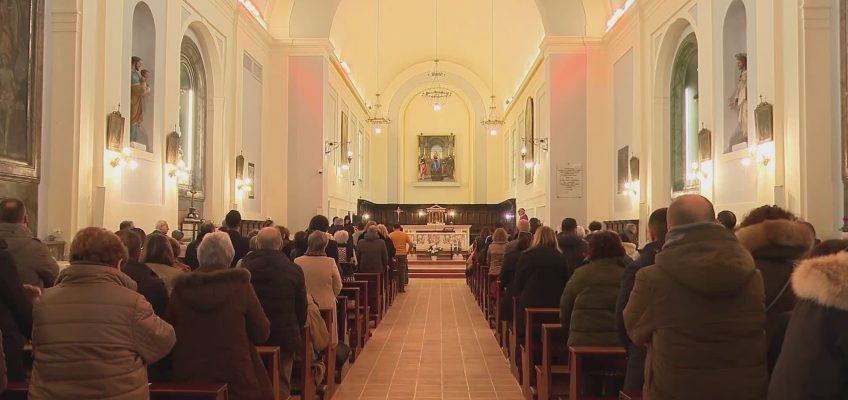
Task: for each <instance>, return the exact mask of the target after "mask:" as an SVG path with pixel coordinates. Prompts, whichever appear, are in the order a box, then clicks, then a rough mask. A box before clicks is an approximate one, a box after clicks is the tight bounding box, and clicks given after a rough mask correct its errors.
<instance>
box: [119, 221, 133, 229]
mask: <svg viewBox="0 0 848 400" xmlns="http://www.w3.org/2000/svg"><path fill="white" fill-rule="evenodd" d="M132 227H133V222H132V221H121V225H120V227H119V229H120V230H122V231H123V230H125V229H129V228H132Z"/></svg>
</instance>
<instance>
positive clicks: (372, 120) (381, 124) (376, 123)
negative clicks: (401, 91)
mask: <svg viewBox="0 0 848 400" xmlns="http://www.w3.org/2000/svg"><path fill="white" fill-rule="evenodd" d="M375 27H376V28H375V32H376V34H375V43H374V44H375V46H374V66H375V68H374V69H375V70H376V75H377V76H376V78H375V79H374V82H375V84H376V86H377V88H379V87H380V0H377V24H376V25H375ZM375 97H376V100H375V102H374V105H373V106H371V115H370V116H369V117H368V119H366V121H367V122H368V123H369V124H371V125H372V126H373V127H374V133H376V134H378V135H379V134H381V133H383V129H385V127H387V126H388V125H389V124H390V123H391V122H392V120H390V119H389V118H388V117H386V116H384V115H383V105H382V104H380V92H379V89H378V92H377V95H376V96H375Z"/></svg>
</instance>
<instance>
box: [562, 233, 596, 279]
mask: <svg viewBox="0 0 848 400" xmlns="http://www.w3.org/2000/svg"><path fill="white" fill-rule="evenodd" d="M557 244H559V250H560V251H562V255H563V256H565V259H566V261H568V269H569V270H570V271H571V273H572V274H573V273H574V270H576V269H577V267H579V266H581V265H583V264H585V263H586V252H587V251H589V244H588V243H587V242H586V241H585V240H583V238H581V237H580V236H577V235H576V234H574V233H568V232H561V233H560V234H559V235H557Z"/></svg>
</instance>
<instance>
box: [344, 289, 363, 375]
mask: <svg viewBox="0 0 848 400" xmlns="http://www.w3.org/2000/svg"><path fill="white" fill-rule="evenodd" d="M341 294H342V295H344V296H345V297H346V298H347V301H346V303H347V304H345V305H344V306H345V308H344V312H345V317H346V318H347V322H348V323H349V324H350V342H349V345H350V362H356V355H357V353H358V352H359V351H361V349H362V347H364V346H365V343H364V341H363V335H362V319H363V318H362V314H360V312H359V310H360V307H361V305H360V303H359V302H360V300H361V298H362V293H361V292H360V290H359V288H355V287H344V288H342V291H341Z"/></svg>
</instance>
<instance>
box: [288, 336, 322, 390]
mask: <svg viewBox="0 0 848 400" xmlns="http://www.w3.org/2000/svg"><path fill="white" fill-rule="evenodd" d="M301 336H302V337H303V349H302V351H301V352H300V355H299V356H298V357H296V358H295V361H294V366H293V368H292V378H291V383H292V394H293V395H294V394H295V393H297V394H298V397H299V398H300V399H301V400H315V399H316V398H317V397H316V391H317V389H316V386H315V377H314V376H312V361H313V360H314V357H315V352H314V350H313V345H312V335H311V333H310V332H309V327H308V326H306V327H303V329H302V330H301Z"/></svg>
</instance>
